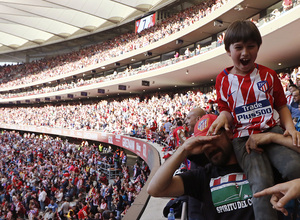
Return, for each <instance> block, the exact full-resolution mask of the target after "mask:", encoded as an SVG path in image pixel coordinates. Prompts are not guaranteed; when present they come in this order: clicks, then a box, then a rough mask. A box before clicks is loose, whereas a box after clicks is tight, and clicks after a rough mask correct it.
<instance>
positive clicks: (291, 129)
mask: <svg viewBox="0 0 300 220" xmlns="http://www.w3.org/2000/svg"><path fill="white" fill-rule="evenodd" d="M277 111H278V113H279V116H280V123H281V125H282V126H283V127H284V128H285V132H284V136H287V135H291V136H292V139H293V144H294V145H295V146H298V147H300V133H299V132H298V131H296V128H295V125H294V123H293V119H292V115H291V112H290V110H289V109H288V107H287V105H283V106H281V107H280V108H279V109H277Z"/></svg>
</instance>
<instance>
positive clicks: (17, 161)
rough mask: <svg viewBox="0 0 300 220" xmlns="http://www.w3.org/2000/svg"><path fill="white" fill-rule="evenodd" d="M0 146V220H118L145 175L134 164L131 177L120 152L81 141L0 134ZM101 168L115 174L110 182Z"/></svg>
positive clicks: (144, 169) (138, 164)
mask: <svg viewBox="0 0 300 220" xmlns="http://www.w3.org/2000/svg"><path fill="white" fill-rule="evenodd" d="M0 146H1V150H0V156H1V158H2V159H1V161H0V204H1V207H0V219H5V220H9V219H32V220H33V219H101V220H103V219H121V216H122V215H123V216H124V215H125V214H126V211H127V210H128V208H129V207H130V205H131V204H132V202H133V201H134V199H135V198H136V196H137V195H138V193H139V192H140V190H141V188H142V187H143V185H144V184H145V182H146V180H147V176H148V175H149V168H148V166H147V165H146V164H145V163H144V162H143V161H142V162H140V161H139V160H137V161H136V163H135V164H134V166H133V167H132V172H131V171H130V170H129V169H130V168H129V167H128V165H127V162H126V160H122V158H123V157H124V156H126V153H125V152H124V151H123V150H120V149H115V150H114V149H112V148H111V146H109V147H105V146H103V145H101V144H100V145H99V146H96V145H95V144H91V145H89V144H88V142H87V141H83V142H82V143H81V144H74V143H70V142H69V141H68V140H62V139H60V138H53V137H50V136H47V135H35V134H34V133H32V134H30V133H24V134H23V135H22V134H20V133H19V132H14V131H2V132H1V134H0ZM117 158H119V159H117ZM106 163H109V164H111V165H112V166H114V165H116V166H117V168H118V169H120V174H119V175H117V176H116V177H115V178H114V179H112V180H109V179H108V177H107V175H105V172H101V169H100V167H101V166H103V165H104V164H106ZM130 173H132V175H131V174H130Z"/></svg>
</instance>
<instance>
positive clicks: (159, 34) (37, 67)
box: [0, 0, 227, 88]
mask: <svg viewBox="0 0 300 220" xmlns="http://www.w3.org/2000/svg"><path fill="white" fill-rule="evenodd" d="M226 3H227V0H208V1H205V2H201V3H200V4H199V5H195V6H193V7H190V8H188V9H186V10H184V11H182V12H179V13H177V14H174V15H171V16H170V17H168V18H166V19H165V20H164V21H162V22H161V23H158V24H156V25H154V26H153V27H151V28H149V29H146V30H144V31H142V32H140V33H139V34H135V33H134V32H132V33H127V34H123V35H120V36H118V37H115V38H114V39H112V40H110V41H106V42H103V43H101V44H96V45H92V46H89V47H86V48H83V49H80V50H78V51H73V52H70V53H68V54H62V55H59V56H56V57H52V58H49V59H41V60H37V61H33V62H30V63H22V64H18V65H5V66H2V67H1V68H0V83H1V85H0V88H11V87H14V86H18V85H24V84H28V83H31V82H34V81H37V80H44V79H47V78H49V77H54V76H58V75H63V74H66V73H69V72H72V71H75V70H78V69H82V68H84V67H87V66H90V65H95V64H98V63H101V62H104V61H106V60H109V59H111V58H113V57H117V56H120V55H122V54H125V53H127V52H130V51H133V50H136V49H138V48H142V47H145V46H147V45H149V44H152V43H154V42H157V41H159V40H160V39H164V38H166V37H168V36H170V35H171V34H174V33H176V32H178V31H180V30H182V29H184V28H186V27H188V26H190V25H192V24H193V23H195V22H197V21H199V20H200V19H201V18H203V17H205V16H207V15H208V14H210V13H211V12H213V11H215V10H216V9H218V8H220V7H221V6H222V5H224V4H226Z"/></svg>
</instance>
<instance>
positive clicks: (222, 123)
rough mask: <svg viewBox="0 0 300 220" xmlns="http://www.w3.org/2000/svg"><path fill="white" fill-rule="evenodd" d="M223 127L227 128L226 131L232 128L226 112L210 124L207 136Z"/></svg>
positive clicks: (216, 132)
mask: <svg viewBox="0 0 300 220" xmlns="http://www.w3.org/2000/svg"><path fill="white" fill-rule="evenodd" d="M222 127H223V128H225V130H226V131H229V130H230V125H229V122H228V120H227V117H226V115H224V114H220V115H219V116H218V117H217V119H216V120H215V121H214V122H213V123H212V125H211V126H210V128H209V130H208V132H207V136H210V135H215V134H218V131H219V130H220V128H222Z"/></svg>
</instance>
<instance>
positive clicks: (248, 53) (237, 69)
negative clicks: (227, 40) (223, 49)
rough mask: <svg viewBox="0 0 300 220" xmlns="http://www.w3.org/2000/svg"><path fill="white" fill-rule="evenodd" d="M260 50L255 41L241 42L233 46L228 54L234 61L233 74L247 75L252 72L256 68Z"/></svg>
mask: <svg viewBox="0 0 300 220" xmlns="http://www.w3.org/2000/svg"><path fill="white" fill-rule="evenodd" d="M258 49H259V48H258V45H257V43H256V42H255V41H247V42H246V43H244V42H242V41H239V42H236V43H233V44H231V45H230V47H229V51H227V54H228V55H229V56H230V57H231V59H232V61H233V66H234V67H233V69H232V73H234V74H238V75H246V74H247V73H249V72H251V71H252V70H253V69H254V67H255V65H254V62H255V60H256V57H257V53H258Z"/></svg>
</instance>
